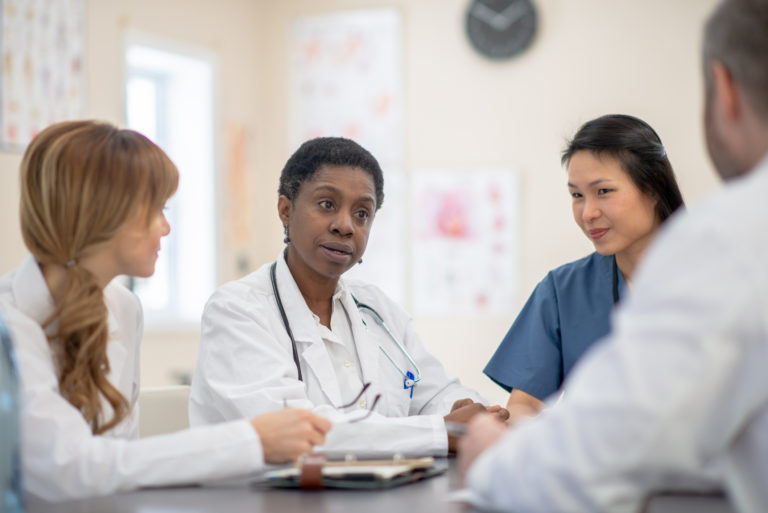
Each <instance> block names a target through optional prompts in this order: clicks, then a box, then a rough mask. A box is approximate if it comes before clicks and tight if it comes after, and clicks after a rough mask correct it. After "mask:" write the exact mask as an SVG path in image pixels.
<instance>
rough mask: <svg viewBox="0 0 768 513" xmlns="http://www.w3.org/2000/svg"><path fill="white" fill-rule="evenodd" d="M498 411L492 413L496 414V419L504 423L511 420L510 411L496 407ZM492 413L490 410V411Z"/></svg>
mask: <svg viewBox="0 0 768 513" xmlns="http://www.w3.org/2000/svg"><path fill="white" fill-rule="evenodd" d="M496 407H497V408H498V410H495V411H493V412H491V413H494V414H495V416H496V418H497V419H499V420H500V421H502V422H504V421H506V420H507V419H508V418H509V410H507V409H506V408H502V407H501V406H496ZM488 411H489V412H490V409H489V410H488Z"/></svg>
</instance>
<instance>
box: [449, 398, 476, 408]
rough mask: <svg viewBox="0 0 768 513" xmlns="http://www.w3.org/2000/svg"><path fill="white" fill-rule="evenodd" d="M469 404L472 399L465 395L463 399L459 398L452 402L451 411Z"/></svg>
mask: <svg viewBox="0 0 768 513" xmlns="http://www.w3.org/2000/svg"><path fill="white" fill-rule="evenodd" d="M470 404H472V399H470V398H469V397H466V398H464V399H459V400H458V401H456V402H455V403H453V406H451V411H456V410H458V409H459V408H463V407H464V406H468V405H470Z"/></svg>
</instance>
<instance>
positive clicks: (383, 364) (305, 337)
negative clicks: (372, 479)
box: [190, 253, 482, 456]
mask: <svg viewBox="0 0 768 513" xmlns="http://www.w3.org/2000/svg"><path fill="white" fill-rule="evenodd" d="M270 265H271V264H266V265H264V266H263V267H261V268H260V269H259V270H257V271H256V272H254V273H252V274H250V275H248V276H246V277H244V278H242V279H240V280H237V281H233V282H230V283H227V284H225V285H223V286H222V287H220V288H219V289H218V290H217V291H216V292H215V293H214V294H213V296H212V297H211V299H210V300H209V301H208V304H207V305H206V307H205V311H204V313H203V320H202V335H201V340H200V352H199V355H198V362H197V368H196V370H195V375H194V378H193V380H192V390H191V395H190V421H191V423H192V425H200V424H211V423H216V422H222V421H225V420H229V419H233V418H239V417H242V416H243V415H245V416H253V415H258V414H260V413H265V412H269V411H273V410H278V409H281V408H283V407H284V401H285V402H286V403H287V404H288V405H289V406H292V407H301V408H310V409H313V410H314V411H315V412H316V413H318V414H320V415H323V416H325V417H327V418H329V419H331V420H332V421H334V425H333V428H332V429H331V431H330V432H329V434H328V436H327V438H326V444H325V446H323V447H321V448H319V450H322V451H325V452H330V453H364V454H374V453H384V454H393V453H401V454H404V455H438V456H439V455H445V454H446V453H447V434H446V430H445V423H444V421H443V416H444V415H446V414H447V413H449V411H450V408H451V406H452V405H453V402H454V401H456V400H458V399H462V398H465V397H469V398H471V399H473V400H475V401H482V398H481V397H480V396H479V395H478V394H477V393H476V392H474V391H472V390H471V389H468V388H466V387H464V386H462V385H461V383H459V380H458V379H457V378H456V377H455V376H453V375H451V374H449V373H448V372H447V371H446V370H445V369H444V368H443V366H442V364H441V363H440V362H439V361H438V360H437V358H435V357H434V356H433V355H432V354H431V353H430V352H429V351H428V350H427V348H426V347H424V344H422V342H421V341H420V340H419V337H418V335H417V334H416V332H415V330H414V327H413V321H412V320H411V318H410V317H409V316H408V315H407V314H406V313H405V312H404V311H403V310H402V309H401V308H400V307H398V306H397V305H396V304H395V303H394V302H393V301H391V300H390V299H389V298H388V297H386V296H385V295H384V294H383V293H382V292H381V290H379V289H378V288H377V287H375V286H373V285H370V284H366V283H362V282H359V281H356V280H344V279H343V278H342V279H341V280H340V281H339V288H340V290H341V295H340V297H341V301H342V303H343V305H344V309H345V310H346V312H347V313H348V315H349V320H350V324H351V328H352V334H353V338H354V343H355V347H356V349H357V354H358V356H359V360H360V366H361V369H362V375H363V381H364V382H370V383H371V386H370V388H369V389H368V390H367V392H366V394H365V396H364V399H365V401H366V403H367V405H370V404H372V403H373V400H374V398H375V396H376V395H377V394H381V399H380V400H379V402H378V404H377V405H376V407H375V408H374V410H373V414H372V415H371V417H369V418H368V419H366V420H365V421H362V422H360V423H352V424H348V423H346V420H348V419H349V418H353V417H360V416H361V412H360V411H359V410H357V411H352V412H351V413H350V412H348V411H347V412H346V413H341V412H339V411H337V410H336V408H337V407H338V406H341V405H342V404H343V401H342V393H341V390H340V388H339V382H338V380H337V377H336V373H335V371H334V368H333V364H332V360H331V358H330V356H329V354H328V351H327V350H326V348H325V345H324V343H323V341H322V338H321V335H320V331H319V330H318V327H317V324H316V321H315V319H314V317H313V314H312V312H311V311H310V309H309V308H308V307H307V304H306V302H305V301H304V298H303V297H302V295H301V292H300V291H299V288H298V286H297V285H296V282H295V281H294V279H293V276H292V275H291V272H290V270H289V269H288V266H287V265H286V263H285V258H284V256H283V254H282V253H281V254H280V255H279V256H278V258H277V284H278V289H279V291H280V296H281V298H282V302H283V306H284V308H285V311H286V315H287V317H288V319H289V322H290V326H291V330H292V331H293V335H294V338H295V340H296V344H297V348H298V354H299V356H300V362H301V370H302V374H303V380H304V381H303V382H301V381H299V380H298V372H297V370H296V365H295V363H294V360H293V353H292V349H291V341H290V338H289V337H288V335H287V333H286V330H285V327H284V325H283V322H282V319H281V317H280V313H279V310H278V308H277V303H276V300H275V295H274V293H273V290H272V285H271V281H270V277H269V266H270ZM352 295H354V297H355V298H357V300H358V301H360V302H362V303H366V304H368V305H370V306H372V307H373V308H374V309H375V310H376V311H378V312H379V314H380V315H381V316H382V318H383V319H384V321H385V322H386V323H387V325H388V326H389V328H390V329H391V330H392V332H393V333H394V334H395V335H396V336H397V337H398V339H399V340H400V341H401V343H403V344H404V345H405V347H406V348H407V349H408V351H409V352H410V354H411V355H412V357H413V358H414V360H415V361H416V362H417V363H418V365H419V367H420V368H421V372H422V376H423V377H422V380H421V381H420V382H419V383H417V384H416V386H415V388H414V392H413V398H412V399H411V398H410V395H409V391H408V390H405V389H403V376H402V374H400V372H399V371H398V370H397V369H396V368H395V366H394V365H392V363H391V362H390V361H389V360H388V359H387V357H386V356H385V355H384V354H383V353H382V352H381V350H380V349H379V345H381V346H382V347H384V348H386V350H387V351H388V352H389V353H390V355H391V356H392V357H393V358H395V359H396V361H398V363H399V365H400V367H401V368H402V369H410V370H412V371H413V368H412V367H411V366H410V365H409V364H408V361H407V360H406V358H405V357H404V356H403V354H402V353H401V352H400V351H399V350H398V349H397V346H396V345H395V344H394V342H392V340H391V339H390V338H389V337H388V336H387V335H386V333H385V332H384V331H383V329H382V328H381V327H379V326H377V325H376V324H375V323H374V322H373V321H372V320H371V318H370V317H368V315H367V314H365V317H363V318H361V315H360V312H359V311H358V309H357V308H356V306H355V303H354V300H353V299H352ZM363 319H365V320H366V323H367V326H366V325H364V323H363ZM356 392H357V391H353V392H352V395H354V393H356ZM348 395H349V394H348Z"/></svg>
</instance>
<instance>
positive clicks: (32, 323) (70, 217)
mask: <svg viewBox="0 0 768 513" xmlns="http://www.w3.org/2000/svg"><path fill="white" fill-rule="evenodd" d="M177 184H178V171H177V170H176V167H175V166H174V165H173V163H172V162H171V161H170V159H169V158H168V157H167V156H166V155H165V153H163V151H162V150H161V149H160V148H158V147H157V146H156V145H154V144H153V143H152V142H151V141H149V140H148V139H146V138H145V137H144V136H142V135H140V134H138V133H136V132H133V131H130V130H120V129H117V128H115V127H113V126H111V125H109V124H106V123H98V122H93V121H72V122H65V123H59V124H56V125H52V126H50V127H48V128H47V129H45V130H43V131H42V132H41V133H40V134H39V135H38V136H37V137H35V139H34V140H33V141H32V143H31V144H30V145H29V147H28V148H27V151H26V152H25V154H24V158H23V161H22V164H21V207H20V211H21V231H22V235H23V237H24V242H25V244H26V246H27V248H28V249H29V251H30V253H31V255H30V256H29V257H28V258H27V259H26V260H24V261H23V262H22V264H21V265H20V266H19V267H18V268H17V269H16V270H15V271H12V272H11V273H9V274H7V275H5V276H3V277H2V278H0V308H2V310H3V314H4V316H5V317H6V319H7V323H8V324H9V327H10V331H11V335H12V337H13V339H14V344H15V346H16V352H17V355H18V360H19V365H20V370H21V379H22V383H23V389H24V392H23V402H24V413H23V420H22V431H23V447H22V457H23V469H24V478H25V486H26V488H27V491H28V492H29V493H31V494H33V495H37V496H39V497H42V498H44V499H47V500H54V501H56V500H64V499H70V498H79V497H86V496H93V495H103V494H108V493H112V492H117V491H122V490H128V489H133V488H137V487H141V486H159V485H172V484H182V483H191V482H200V481H205V480H211V479H217V478H225V477H232V476H237V475H244V474H248V473H252V472H255V471H258V470H259V469H261V468H262V466H263V464H264V462H265V461H266V462H270V463H281V462H287V461H291V460H294V459H295V458H297V457H298V456H299V455H300V454H302V453H305V452H308V451H311V450H312V447H313V446H315V445H319V444H322V443H323V442H324V439H325V433H326V432H327V431H328V430H329V429H330V423H329V422H328V421H327V420H325V419H323V418H320V417H317V416H315V415H313V414H312V413H311V412H308V411H306V410H295V409H289V410H283V411H279V412H275V413H271V414H267V415H263V416H260V417H257V418H254V419H251V420H241V421H233V422H228V423H222V424H217V425H213V426H208V427H204V428H197V429H191V430H186V431H182V432H178V433H173V434H170V435H162V436H156V437H148V438H142V439H138V438H137V435H138V415H139V412H138V408H137V403H136V401H137V397H138V393H139V343H140V340H141V336H142V329H143V320H142V319H143V317H142V310H141V305H140V303H139V301H138V299H137V298H136V297H135V296H134V295H133V294H131V292H129V291H128V290H127V289H125V288H124V287H122V286H121V285H120V284H119V283H117V282H115V281H113V279H114V278H115V277H116V276H118V275H132V276H140V277H147V276H151V275H152V274H153V273H154V268H155V261H156V260H157V254H158V252H159V251H160V241H161V239H162V237H164V236H165V235H167V234H168V233H169V232H170V226H169V225H168V222H167V221H166V219H165V216H164V214H163V207H164V205H165V202H166V201H167V200H168V198H169V197H170V196H171V195H173V193H174V192H175V191H176V187H177Z"/></svg>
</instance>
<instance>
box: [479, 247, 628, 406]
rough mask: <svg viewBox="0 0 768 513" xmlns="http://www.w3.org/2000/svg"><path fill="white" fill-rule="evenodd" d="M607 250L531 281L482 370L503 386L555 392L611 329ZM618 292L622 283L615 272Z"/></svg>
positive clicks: (539, 392)
mask: <svg viewBox="0 0 768 513" xmlns="http://www.w3.org/2000/svg"><path fill="white" fill-rule="evenodd" d="M613 261H614V257H613V256H602V255H600V254H599V253H592V254H591V255H589V256H587V257H584V258H582V259H580V260H576V261H575V262H571V263H569V264H565V265H563V266H560V267H558V268H557V269H554V270H552V271H550V272H549V273H548V274H547V276H546V277H545V278H544V279H543V280H542V281H541V282H540V283H539V284H538V285H537V286H536V289H534V291H533V294H531V297H530V298H528V302H527V303H526V304H525V306H524V307H523V309H522V310H521V311H520V314H519V315H518V316H517V319H515V322H514V324H512V327H511V328H509V331H508V332H507V335H506V336H505V337H504V340H502V341H501V344H500V345H499V347H498V349H496V353H495V354H494V355H493V357H492V358H491V360H490V361H489V362H488V365H486V366H485V369H484V370H483V372H485V374H486V375H487V376H488V377H489V378H491V379H492V380H493V381H495V382H496V383H497V384H498V385H499V386H501V387H503V388H504V389H505V390H507V391H508V392H509V391H511V390H512V389H513V388H517V389H520V390H522V391H523V392H526V393H528V394H530V395H532V396H534V397H536V398H538V399H541V400H544V399H545V398H546V397H547V396H549V395H551V394H553V393H555V392H557V390H558V389H559V388H560V386H561V385H562V384H563V380H564V379H565V377H566V376H567V375H568V373H569V372H570V371H571V368H573V366H574V365H575V364H576V362H577V361H578V360H579V358H581V357H582V355H583V354H584V353H585V352H586V351H587V349H589V347H590V346H591V345H592V344H593V343H595V342H596V341H597V340H599V339H600V338H602V337H603V336H605V335H607V334H608V332H610V330H611V314H612V312H613V308H614V304H613ZM618 278H619V280H618V289H619V298H622V297H624V295H625V291H626V285H625V283H624V278H623V277H622V276H621V272H619V273H618Z"/></svg>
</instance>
